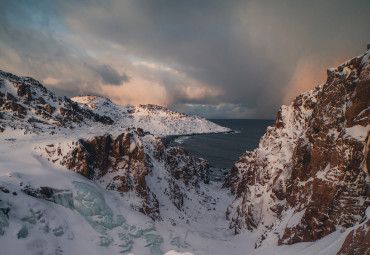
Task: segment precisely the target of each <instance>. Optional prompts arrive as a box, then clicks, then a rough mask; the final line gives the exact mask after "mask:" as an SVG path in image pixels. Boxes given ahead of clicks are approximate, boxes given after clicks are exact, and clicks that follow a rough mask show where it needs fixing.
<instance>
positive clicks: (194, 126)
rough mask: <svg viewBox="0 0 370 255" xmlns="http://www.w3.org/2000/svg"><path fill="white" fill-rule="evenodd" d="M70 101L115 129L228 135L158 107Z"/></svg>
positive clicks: (104, 100) (200, 120) (201, 121)
mask: <svg viewBox="0 0 370 255" xmlns="http://www.w3.org/2000/svg"><path fill="white" fill-rule="evenodd" d="M72 100H73V101H75V102H77V103H79V105H80V106H81V107H83V108H85V109H90V110H92V111H94V112H95V113H97V114H99V115H102V116H109V117H110V118H111V119H112V120H114V122H115V123H116V125H120V126H123V127H129V128H132V127H136V128H142V129H143V130H144V131H148V132H150V133H151V134H154V135H157V136H168V135H189V134H201V133H223V132H230V131H231V130H230V129H229V128H225V127H222V126H220V125H217V124H215V123H213V122H211V121H208V120H206V119H204V118H201V117H198V116H192V115H187V114H183V113H178V112H175V111H171V110H169V109H166V108H164V107H161V106H157V105H140V106H120V105H117V104H115V103H113V102H112V101H111V100H109V99H108V98H104V97H99V96H83V97H74V98H72Z"/></svg>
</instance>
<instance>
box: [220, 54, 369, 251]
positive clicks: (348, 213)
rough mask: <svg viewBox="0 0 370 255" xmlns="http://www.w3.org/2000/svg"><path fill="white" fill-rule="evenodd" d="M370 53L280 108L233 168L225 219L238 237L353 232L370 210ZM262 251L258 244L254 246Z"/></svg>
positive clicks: (296, 238) (304, 237)
mask: <svg viewBox="0 0 370 255" xmlns="http://www.w3.org/2000/svg"><path fill="white" fill-rule="evenodd" d="M369 55H370V51H368V52H367V53H366V54H364V55H363V56H360V57H356V58H353V59H351V60H350V61H348V62H346V63H344V64H342V65H340V66H339V67H338V68H335V69H329V70H328V78H327V81H326V82H325V83H324V84H322V85H319V86H318V87H316V88H315V89H313V90H311V91H308V92H306V93H303V94H301V95H300V96H298V97H297V98H296V99H294V101H293V102H292V103H291V104H290V105H289V106H282V107H281V109H280V111H279V112H278V114H277V117H276V122H275V125H274V126H272V127H269V128H268V129H267V132H266V134H265V135H264V136H263V137H262V138H261V140H260V145H259V148H257V149H256V150H254V151H252V152H246V153H245V154H243V155H242V156H241V157H240V158H239V160H238V161H237V162H236V163H235V164H234V165H233V167H232V169H231V172H230V174H229V175H228V176H227V178H226V180H225V182H224V187H226V188H229V189H230V190H231V192H232V193H233V194H235V196H236V199H235V201H234V202H233V203H232V204H231V205H230V206H229V208H228V210H227V212H226V216H227V218H228V219H230V228H232V229H234V231H235V233H239V232H240V231H242V230H243V229H247V230H251V231H253V230H254V229H259V228H260V229H265V230H264V234H263V235H262V236H261V240H263V239H265V238H266V236H265V235H268V234H273V233H275V234H276V235H277V236H278V240H279V241H278V243H279V244H293V243H297V242H310V241H315V240H317V239H320V238H322V237H324V236H326V235H328V234H330V233H332V232H333V231H335V230H336V229H338V228H348V227H352V226H354V225H355V224H357V223H358V222H359V220H360V219H361V218H362V217H363V216H364V214H365V210H366V208H368V206H369V205H370V175H369V171H370V170H369V169H370V150H369V144H370V141H369V133H370V131H369V127H370V64H369ZM257 246H258V245H257Z"/></svg>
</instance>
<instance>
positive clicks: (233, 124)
mask: <svg viewBox="0 0 370 255" xmlns="http://www.w3.org/2000/svg"><path fill="white" fill-rule="evenodd" d="M210 121H212V122H215V123H217V124H219V125H221V126H224V127H228V128H230V129H231V130H233V131H232V132H230V133H222V134H199V135H184V136H169V137H166V138H164V139H163V142H164V145H165V146H166V147H169V146H182V147H184V148H185V149H186V150H187V151H188V152H189V153H190V155H192V156H196V157H199V158H203V159H206V160H208V161H209V163H210V179H211V180H212V181H223V179H224V178H225V176H226V175H227V174H228V173H229V171H230V169H231V166H232V165H233V163H234V162H235V161H237V160H238V158H239V157H240V156H241V155H242V154H243V153H244V152H245V151H252V150H254V149H256V148H257V147H258V145H259V141H260V139H261V137H262V136H263V135H264V134H265V132H266V128H267V127H268V126H272V125H273V124H274V120H261V119H210Z"/></svg>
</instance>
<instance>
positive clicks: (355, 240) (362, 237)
mask: <svg viewBox="0 0 370 255" xmlns="http://www.w3.org/2000/svg"><path fill="white" fill-rule="evenodd" d="M362 254H370V219H369V220H367V221H366V223H365V224H363V225H362V226H360V227H358V228H357V229H355V230H352V231H351V232H350V233H349V234H348V235H347V237H346V239H345V240H344V242H343V244H342V247H341V248H340V250H339V251H338V253H337V255H362Z"/></svg>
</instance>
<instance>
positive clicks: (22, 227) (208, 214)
mask: <svg viewBox="0 0 370 255" xmlns="http://www.w3.org/2000/svg"><path fill="white" fill-rule="evenodd" d="M148 138H149V137H148ZM62 141H64V142H66V143H67V142H68V141H69V139H66V138H65V136H49V135H35V134H28V135H24V132H23V131H21V130H7V131H5V132H4V133H3V134H2V135H0V143H1V146H0V200H1V201H0V246H1V254H59V255H61V254H68V255H70V254H91V255H95V254H96V255H100V254H135V255H146V254H148V255H149V254H166V255H179V254H182V255H208V254H213V255H224V254H252V255H253V254H255V255H257V254H284V255H296V254H298V255H299V254H300V255H314V254H315V255H316V254H321V255H327V254H329V255H330V254H335V253H336V252H337V251H338V250H339V248H340V246H341V244H342V242H343V240H344V238H345V237H346V235H347V234H348V233H349V232H350V231H351V230H352V229H348V230H346V231H345V232H343V233H340V232H335V233H333V234H332V235H329V236H328V237H327V238H324V239H322V240H319V241H317V242H315V243H301V244H296V245H290V246H277V245H276V242H273V241H271V242H269V243H265V244H264V246H262V247H260V248H258V249H255V246H254V244H255V242H256V241H257V240H258V238H259V237H260V235H261V233H260V232H253V233H242V234H240V235H237V236H235V235H234V233H233V231H231V230H230V229H229V228H228V221H227V220H226V219H225V211H226V208H227V206H228V203H229V201H231V200H232V198H233V196H232V195H231V194H229V193H228V192H227V190H225V189H221V183H214V182H210V183H209V184H205V183H199V188H198V189H197V191H195V190H192V189H189V190H188V192H187V193H186V198H184V205H183V209H181V210H179V209H177V208H176V206H175V205H174V204H173V203H172V201H171V199H170V197H169V196H167V195H166V194H165V193H164V189H166V185H165V181H164V180H163V179H164V178H166V176H164V175H165V174H166V172H165V169H164V168H163V167H161V166H160V165H159V166H158V165H157V166H154V167H155V168H154V170H155V171H158V173H156V174H153V176H148V177H147V178H146V180H147V182H148V184H149V185H150V187H154V189H153V190H152V192H154V193H155V194H162V195H161V197H157V199H158V201H160V204H159V209H160V211H161V217H162V220H156V221H153V220H152V219H151V218H150V217H148V216H146V215H144V214H141V213H138V212H137V210H136V209H135V208H133V207H132V204H135V203H137V202H140V200H138V197H137V196H136V195H135V193H134V192H131V193H126V194H122V193H120V192H117V191H116V190H107V189H106V188H105V187H106V185H105V182H100V181H99V180H90V179H88V178H85V177H84V176H82V175H80V174H78V173H75V172H73V171H70V170H68V169H67V168H66V167H65V166H62V165H60V164H55V163H53V160H52V159H55V158H54V157H52V158H50V160H47V159H48V158H47V157H40V156H39V154H40V151H39V149H38V148H39V146H44V145H48V144H58V143H59V142H62ZM35 148H36V149H35ZM45 153H46V151H45ZM56 153H58V152H56ZM158 177H159V178H158ZM160 178H163V179H162V180H161V179H160ZM275 241H276V240H275Z"/></svg>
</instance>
